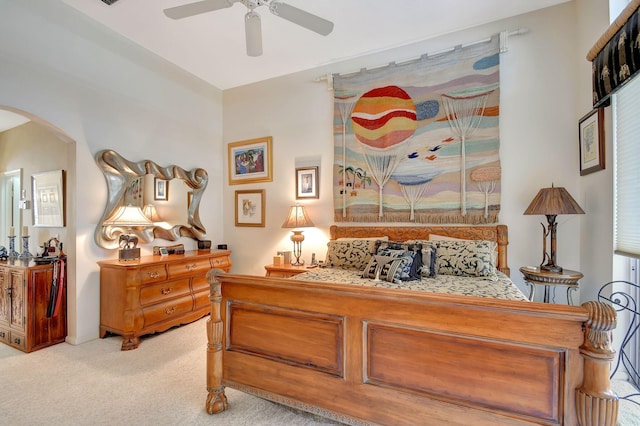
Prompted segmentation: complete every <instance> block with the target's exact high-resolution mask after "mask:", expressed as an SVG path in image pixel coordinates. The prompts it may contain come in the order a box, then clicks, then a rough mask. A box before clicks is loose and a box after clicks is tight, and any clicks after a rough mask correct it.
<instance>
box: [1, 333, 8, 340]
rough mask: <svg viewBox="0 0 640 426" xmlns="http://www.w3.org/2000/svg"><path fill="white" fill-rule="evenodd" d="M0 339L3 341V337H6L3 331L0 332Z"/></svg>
mask: <svg viewBox="0 0 640 426" xmlns="http://www.w3.org/2000/svg"><path fill="white" fill-rule="evenodd" d="M0 337H2V338H3V339H4V338H5V337H7V335H6V333H5V332H4V331H0Z"/></svg>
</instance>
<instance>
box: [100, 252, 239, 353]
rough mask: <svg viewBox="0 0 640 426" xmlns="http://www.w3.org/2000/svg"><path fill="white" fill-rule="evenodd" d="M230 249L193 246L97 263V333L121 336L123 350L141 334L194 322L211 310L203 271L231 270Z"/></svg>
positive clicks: (131, 347) (129, 347)
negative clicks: (165, 253) (193, 248)
mask: <svg viewBox="0 0 640 426" xmlns="http://www.w3.org/2000/svg"><path fill="white" fill-rule="evenodd" d="M230 255H231V251H229V250H211V251H209V250H198V251H189V252H186V253H185V254H171V255H168V256H143V257H142V258H140V259H138V260H133V261H126V262H121V261H118V260H117V259H114V260H104V261H101V262H98V264H99V265H100V338H104V337H105V336H106V335H107V333H113V334H119V335H121V336H122V350H123V351H124V350H129V349H135V348H137V347H138V345H139V344H140V336H142V335H145V334H152V333H158V332H161V331H165V330H167V329H169V328H171V327H174V326H177V325H181V324H186V323H189V322H192V321H195V320H197V319H199V318H202V317H203V316H205V315H207V314H208V313H209V311H210V307H211V306H210V305H211V304H210V302H209V284H208V283H207V280H206V274H207V272H208V271H209V270H210V269H212V268H219V269H222V270H224V271H226V272H229V270H230V269H231V258H230Z"/></svg>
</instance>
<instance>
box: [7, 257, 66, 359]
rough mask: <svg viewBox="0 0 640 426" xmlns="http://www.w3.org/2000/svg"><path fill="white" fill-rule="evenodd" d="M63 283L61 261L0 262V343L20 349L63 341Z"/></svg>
mask: <svg viewBox="0 0 640 426" xmlns="http://www.w3.org/2000/svg"><path fill="white" fill-rule="evenodd" d="M65 283H66V279H65V266H64V263H63V262H56V261H49V262H47V263H44V264H36V262H34V261H33V260H31V261H29V260H24V261H23V260H20V261H13V260H8V261H0V342H3V343H6V344H9V345H11V346H13V347H15V348H17V349H20V350H21V351H24V352H32V351H35V350H38V349H42V348H45V347H47V346H51V345H54V344H56V343H61V342H64V339H65V337H66V336H67V296H66V294H67V290H66V285H65ZM54 284H55V285H54ZM56 289H57V293H54V291H56Z"/></svg>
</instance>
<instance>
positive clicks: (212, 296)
mask: <svg viewBox="0 0 640 426" xmlns="http://www.w3.org/2000/svg"><path fill="white" fill-rule="evenodd" d="M222 272H224V271H222V270H221V269H212V270H210V271H209V272H207V282H209V287H210V290H209V300H210V301H211V316H210V317H209V319H208V320H207V391H208V395H207V405H206V408H207V413H209V414H216V413H220V412H222V411H224V410H226V409H227V408H228V403H227V396H226V395H225V393H224V386H223V385H222V333H224V323H223V322H222V318H221V317H220V307H221V306H220V305H221V302H222V292H221V286H222V285H221V283H220V281H219V280H218V279H217V275H218V274H219V273H222Z"/></svg>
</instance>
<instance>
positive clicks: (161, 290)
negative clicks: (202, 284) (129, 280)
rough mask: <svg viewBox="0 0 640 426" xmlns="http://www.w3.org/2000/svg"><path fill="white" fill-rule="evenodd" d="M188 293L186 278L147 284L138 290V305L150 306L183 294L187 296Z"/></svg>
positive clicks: (187, 280)
mask: <svg viewBox="0 0 640 426" xmlns="http://www.w3.org/2000/svg"><path fill="white" fill-rule="evenodd" d="M189 292H190V289H189V279H188V278H185V279H182V280H174V281H166V282H163V283H157V284H149V285H146V286H144V287H141V288H140V304H141V305H143V306H144V305H151V304H154V303H158V302H161V301H164V300H168V299H173V298H174V297H178V296H181V295H183V294H189Z"/></svg>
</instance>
